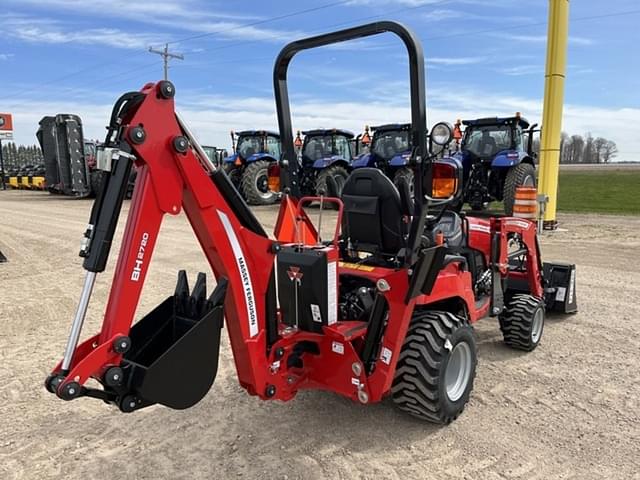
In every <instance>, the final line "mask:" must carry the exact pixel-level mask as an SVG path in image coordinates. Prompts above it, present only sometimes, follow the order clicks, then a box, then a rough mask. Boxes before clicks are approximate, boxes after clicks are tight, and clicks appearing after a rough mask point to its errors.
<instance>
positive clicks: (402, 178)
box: [393, 167, 414, 198]
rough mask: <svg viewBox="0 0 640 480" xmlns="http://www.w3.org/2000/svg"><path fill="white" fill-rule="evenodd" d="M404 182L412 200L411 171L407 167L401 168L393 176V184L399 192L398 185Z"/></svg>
mask: <svg viewBox="0 0 640 480" xmlns="http://www.w3.org/2000/svg"><path fill="white" fill-rule="evenodd" d="M403 182H405V183H406V184H407V185H409V195H410V196H411V198H413V195H414V193H413V191H414V184H413V170H411V168H409V167H403V168H401V169H400V170H398V171H397V172H396V174H395V175H394V176H393V184H394V185H395V186H396V187H397V188H398V190H400V185H401V184H402V183H403Z"/></svg>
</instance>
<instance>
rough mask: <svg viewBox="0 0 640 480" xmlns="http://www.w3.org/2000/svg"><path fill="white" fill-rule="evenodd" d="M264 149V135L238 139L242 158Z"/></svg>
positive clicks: (239, 152)
mask: <svg viewBox="0 0 640 480" xmlns="http://www.w3.org/2000/svg"><path fill="white" fill-rule="evenodd" d="M262 150H263V149H262V137H258V136H245V137H240V138H239V139H238V155H240V156H241V157H242V158H249V157H250V156H251V155H255V154H256V153H260V152H262Z"/></svg>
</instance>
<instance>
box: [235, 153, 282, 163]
mask: <svg viewBox="0 0 640 480" xmlns="http://www.w3.org/2000/svg"><path fill="white" fill-rule="evenodd" d="M236 155H237V154H236ZM260 160H264V161H267V162H277V160H276V159H275V158H273V155H271V154H269V153H254V154H253V155H251V156H250V157H249V158H247V160H246V163H253V162H257V161H260Z"/></svg>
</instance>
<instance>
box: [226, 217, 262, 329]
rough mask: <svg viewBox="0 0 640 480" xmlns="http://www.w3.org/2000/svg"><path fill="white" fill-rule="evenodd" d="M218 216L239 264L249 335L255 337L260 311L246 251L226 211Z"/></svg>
mask: <svg viewBox="0 0 640 480" xmlns="http://www.w3.org/2000/svg"><path fill="white" fill-rule="evenodd" d="M218 216H219V217H220V221H221V222H222V226H223V227H224V229H225V231H226V232H227V237H229V243H231V248H232V250H233V254H234V255H235V257H236V265H238V272H239V273H240V280H241V281H242V290H243V293H244V301H245V303H246V305H247V314H248V319H249V336H251V337H255V336H256V335H257V334H258V313H257V311H256V297H255V296H254V295H253V286H252V283H251V275H250V274H249V267H248V265H247V262H246V261H245V259H244V253H243V252H242V247H241V246H240V242H239V241H238V237H237V236H236V232H235V231H234V230H233V226H232V225H231V222H230V221H229V217H227V215H226V214H225V213H224V212H221V211H220V210H218Z"/></svg>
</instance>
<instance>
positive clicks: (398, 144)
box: [351, 122, 452, 196]
mask: <svg viewBox="0 0 640 480" xmlns="http://www.w3.org/2000/svg"><path fill="white" fill-rule="evenodd" d="M370 130H371V131H372V132H373V137H372V138H371V145H370V147H369V151H368V152H367V153H364V154H362V155H360V156H359V157H358V158H356V159H355V160H354V161H353V162H352V164H351V166H352V168H353V169H357V168H364V167H373V168H378V169H380V170H382V171H383V172H384V174H385V175H386V176H387V177H389V178H390V179H391V180H393V183H394V184H395V185H396V187H398V188H400V185H401V184H402V183H406V184H407V185H408V186H409V187H410V194H411V196H413V168H412V167H411V166H410V165H409V160H410V158H411V153H412V150H413V141H412V139H411V136H410V132H411V124H410V123H390V124H388V125H380V126H377V127H371V128H370ZM368 132H369V128H368V127H365V134H364V135H365V136H367V137H368ZM451 132H452V127H451V126H450V125H449V124H447V123H445V122H440V123H437V124H436V125H434V127H433V129H432V131H431V135H430V138H431V141H430V145H431V146H432V148H433V149H434V150H439V151H442V149H443V148H444V147H443V144H444V142H446V139H447V138H449V137H450V136H451V134H452V133H451ZM434 153H439V152H434Z"/></svg>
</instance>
